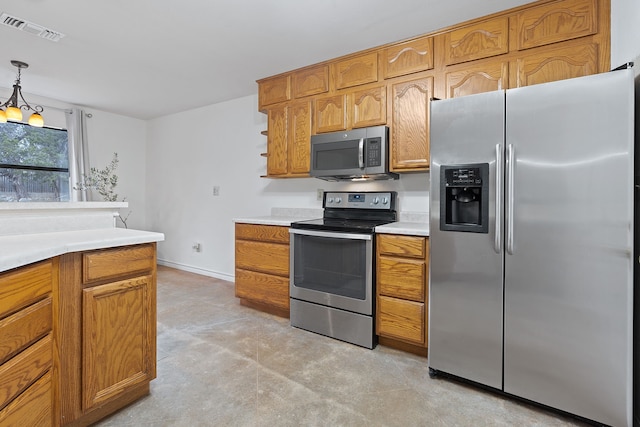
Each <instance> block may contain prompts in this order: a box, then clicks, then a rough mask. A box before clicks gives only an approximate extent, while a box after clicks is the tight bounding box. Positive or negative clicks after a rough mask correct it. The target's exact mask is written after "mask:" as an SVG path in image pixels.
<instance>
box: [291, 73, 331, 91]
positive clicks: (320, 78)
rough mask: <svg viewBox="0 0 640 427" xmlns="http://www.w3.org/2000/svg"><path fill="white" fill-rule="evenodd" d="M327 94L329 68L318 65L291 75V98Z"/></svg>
mask: <svg viewBox="0 0 640 427" xmlns="http://www.w3.org/2000/svg"><path fill="white" fill-rule="evenodd" d="M325 92H329V66H328V65H320V66H317V67H311V68H307V69H305V70H300V71H297V72H295V73H294V74H293V97H294V98H302V97H305V96H311V95H317V94H319V93H325Z"/></svg>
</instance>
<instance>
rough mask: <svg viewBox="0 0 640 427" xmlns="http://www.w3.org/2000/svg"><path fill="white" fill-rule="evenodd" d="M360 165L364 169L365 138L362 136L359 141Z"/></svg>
mask: <svg viewBox="0 0 640 427" xmlns="http://www.w3.org/2000/svg"><path fill="white" fill-rule="evenodd" d="M358 167H360V169H364V138H360V142H358Z"/></svg>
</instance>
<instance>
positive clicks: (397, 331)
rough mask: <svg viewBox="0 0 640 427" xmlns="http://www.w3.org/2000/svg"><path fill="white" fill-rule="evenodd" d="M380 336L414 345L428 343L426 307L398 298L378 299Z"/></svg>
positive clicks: (378, 330) (378, 329)
mask: <svg viewBox="0 0 640 427" xmlns="http://www.w3.org/2000/svg"><path fill="white" fill-rule="evenodd" d="M377 311H378V318H377V326H378V327H377V332H378V335H382V336H388V337H390V338H396V339H401V340H404V341H408V342H411V343H414V344H419V345H424V344H425V343H426V333H425V331H426V323H425V305H424V304H422V303H418V302H413V301H405V300H400V299H396V298H389V297H383V296H381V297H379V298H378V310H377Z"/></svg>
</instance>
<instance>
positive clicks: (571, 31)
mask: <svg viewBox="0 0 640 427" xmlns="http://www.w3.org/2000/svg"><path fill="white" fill-rule="evenodd" d="M596 2H597V0H570V1H563V2H553V3H549V4H546V5H542V6H538V7H533V8H530V9H524V10H521V11H520V12H518V13H516V14H515V16H514V18H513V19H514V20H515V22H516V28H517V32H518V38H517V42H518V45H517V49H518V50H523V49H529V48H532V47H537V46H543V45H547V44H551V43H557V42H561V41H564V40H569V39H574V38H578V37H583V36H589V35H592V34H595V33H596V32H597V31H598V25H597V24H598V19H597V12H598V5H597V4H596Z"/></svg>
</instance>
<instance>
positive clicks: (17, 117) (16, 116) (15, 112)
mask: <svg viewBox="0 0 640 427" xmlns="http://www.w3.org/2000/svg"><path fill="white" fill-rule="evenodd" d="M5 114H6V115H7V120H9V121H10V122H19V121H21V120H22V111H20V109H19V108H18V107H7V111H6V112H5Z"/></svg>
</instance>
